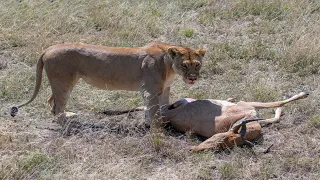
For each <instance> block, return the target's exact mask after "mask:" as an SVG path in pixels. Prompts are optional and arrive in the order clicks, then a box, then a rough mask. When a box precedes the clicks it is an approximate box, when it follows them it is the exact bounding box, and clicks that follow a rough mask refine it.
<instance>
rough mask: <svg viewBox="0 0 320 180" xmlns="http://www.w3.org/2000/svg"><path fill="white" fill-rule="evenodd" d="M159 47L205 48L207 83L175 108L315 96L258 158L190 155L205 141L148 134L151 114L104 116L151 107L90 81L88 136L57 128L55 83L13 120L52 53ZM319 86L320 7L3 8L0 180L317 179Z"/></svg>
mask: <svg viewBox="0 0 320 180" xmlns="http://www.w3.org/2000/svg"><path fill="white" fill-rule="evenodd" d="M152 41H162V42H167V43H172V44H177V45H184V46H187V47H192V48H200V47H206V48H207V54H206V56H205V59H204V66H203V68H202V72H201V76H202V77H201V80H200V81H199V82H198V83H197V84H196V85H194V86H192V87H189V86H187V85H184V84H183V82H182V80H181V78H179V77H177V78H176V80H175V83H174V84H173V87H172V92H171V96H170V99H171V100H170V101H171V102H174V101H175V100H178V99H179V98H183V97H190V98H198V99H203V98H214V99H226V98H229V97H233V98H235V99H236V100H246V101H274V100H282V99H285V98H287V97H289V96H292V95H294V94H296V93H299V92H301V91H308V92H309V93H310V96H309V97H308V98H307V99H304V100H299V101H297V102H294V103H291V104H288V105H287V106H285V109H284V112H285V114H284V115H283V116H282V118H281V121H280V123H277V124H272V125H269V126H267V127H264V128H263V140H262V141H261V142H259V143H258V144H257V145H256V146H255V147H254V148H253V150H251V149H248V148H238V147H237V148H235V149H233V150H230V151H224V152H213V151H205V152H201V153H193V152H190V151H189V150H188V146H189V145H195V144H197V143H199V142H200V140H199V139H197V138H196V137H195V136H194V135H192V134H191V133H187V134H181V133H178V132H174V131H173V130H169V129H166V130H165V131H164V133H163V134H154V133H150V132H149V129H148V127H147V126H146V125H145V122H144V115H143V113H141V112H135V113H132V114H130V115H129V114H125V115H121V116H113V117H106V116H104V115H102V114H99V111H101V110H103V109H125V108H132V107H136V106H139V105H142V100H141V98H140V96H139V93H136V92H125V91H112V92H111V91H103V90H99V89H97V88H94V87H92V86H90V85H87V84H85V83H84V82H83V81H80V82H79V83H78V84H77V86H76V88H75V89H74V91H73V92H72V95H71V98H70V100H69V103H68V110H69V111H73V112H76V113H77V114H78V115H77V116H76V117H74V120H75V122H80V123H82V125H83V126H82V127H80V126H79V128H78V129H75V131H70V133H68V132H66V131H63V130H62V129H61V127H60V126H58V125H57V124H55V123H52V121H53V120H54V117H53V116H52V115H51V114H50V108H49V105H48V104H47V99H48V98H49V97H50V93H51V89H50V86H49V84H48V81H47V79H46V77H44V81H43V83H42V88H41V90H40V93H39V95H38V97H37V98H36V100H35V101H34V102H33V103H31V104H30V105H28V106H26V107H24V108H22V109H21V110H20V112H19V114H18V116H17V117H15V118H12V117H10V115H9V113H8V112H9V108H10V107H11V106H13V105H16V104H19V103H20V102H22V101H26V100H28V99H29V98H30V97H31V95H32V92H33V88H34V84H35V64H36V61H37V59H38V58H39V55H40V54H41V52H42V51H43V50H44V49H46V48H47V47H49V46H51V45H54V44H57V43H64V42H83V43H90V44H98V45H106V46H117V47H136V46H143V45H145V44H147V43H149V42H152ZM319 79H320V2H319V1H316V0H300V1H299V0H293V1H292V0H230V1H219V0H199V1H193V0H177V1H169V0H165V1H157V0H147V1H144V0H137V1H129V0H108V1H107V0H97V1H94V2H93V1H89V0H78V1H71V0H50V1H49V0H38V1H36V0H20V1H17V0H7V1H1V2H0V154H1V155H0V179H272V178H273V179H317V178H318V177H319V176H320V174H319V173H320V171H319V169H320V143H319V142H320V141H319V140H320V131H319V128H320V113H319V107H320V105H319V101H320V80H319ZM88 94H89V95H88ZM259 113H260V116H262V117H271V116H272V115H273V111H272V110H264V111H260V112H259ZM76 125H77V124H76ZM78 125H79V124H78ZM71 130H72V129H71ZM270 145H273V146H272V147H271V148H270V152H269V153H263V152H264V151H265V150H266V149H267V148H268V147H270Z"/></svg>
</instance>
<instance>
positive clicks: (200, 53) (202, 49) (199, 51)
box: [197, 48, 207, 57]
mask: <svg viewBox="0 0 320 180" xmlns="http://www.w3.org/2000/svg"><path fill="white" fill-rule="evenodd" d="M206 52H207V50H206V49H205V48H200V49H198V50H197V54H199V55H200V56H201V57H203V56H204V55H205V54H206Z"/></svg>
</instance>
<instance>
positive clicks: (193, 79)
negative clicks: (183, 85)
mask: <svg viewBox="0 0 320 180" xmlns="http://www.w3.org/2000/svg"><path fill="white" fill-rule="evenodd" d="M188 79H189V80H191V81H195V80H197V79H198V78H197V77H188Z"/></svg>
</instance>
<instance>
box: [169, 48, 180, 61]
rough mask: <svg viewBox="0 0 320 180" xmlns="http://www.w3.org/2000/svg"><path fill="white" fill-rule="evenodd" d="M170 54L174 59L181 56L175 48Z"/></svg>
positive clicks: (171, 49) (170, 49)
mask: <svg viewBox="0 0 320 180" xmlns="http://www.w3.org/2000/svg"><path fill="white" fill-rule="evenodd" d="M168 53H169V55H170V56H171V58H172V59H174V58H176V57H178V56H181V52H180V51H179V50H178V49H177V48H175V47H171V48H169V49H168Z"/></svg>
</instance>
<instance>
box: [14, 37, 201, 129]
mask: <svg viewBox="0 0 320 180" xmlns="http://www.w3.org/2000/svg"><path fill="white" fill-rule="evenodd" d="M205 52H206V51H205V49H203V48H200V49H198V50H193V49H190V48H186V47H182V46H175V45H169V44H166V43H161V42H153V43H150V44H148V45H146V46H144V47H138V48H117V47H106V46H96V45H88V44H82V43H81V44H58V45H54V46H51V47H49V48H48V49H47V50H45V51H44V53H43V54H42V55H41V57H40V59H39V60H38V63H37V73H36V85H35V90H34V93H33V96H32V98H31V99H30V100H29V101H28V102H26V103H24V104H22V105H19V106H17V107H12V108H11V113H10V114H11V116H13V117H14V116H15V115H16V114H17V112H18V108H20V107H22V106H25V105H27V104H29V103H31V102H32V101H33V100H34V99H35V97H36V96H37V94H38V92H39V89H40V84H41V79H42V70H43V67H44V68H45V71H46V73H47V76H48V79H49V83H50V85H51V88H52V96H51V97H50V98H49V100H48V102H49V104H50V106H51V107H52V110H51V111H52V113H53V114H54V115H57V114H59V113H63V112H64V110H65V107H66V104H67V100H68V97H69V95H70V93H71V91H72V88H73V87H74V85H75V84H76V83H77V81H78V80H79V79H80V78H82V79H84V81H86V82H87V83H89V84H91V85H93V86H95V87H98V88H101V89H106V90H130V91H137V90H140V92H141V95H142V97H143V99H144V100H145V104H146V106H147V112H146V118H147V120H152V124H154V125H156V126H159V125H160V123H161V122H159V121H158V119H159V117H160V116H159V115H158V113H157V111H158V109H159V107H160V105H163V104H168V103H169V91H170V86H171V85H172V83H173V80H174V78H175V75H176V74H178V75H180V76H182V79H183V81H184V82H185V83H187V84H194V83H195V82H196V81H197V79H198V77H199V70H200V68H201V65H202V59H203V56H204V54H205Z"/></svg>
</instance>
